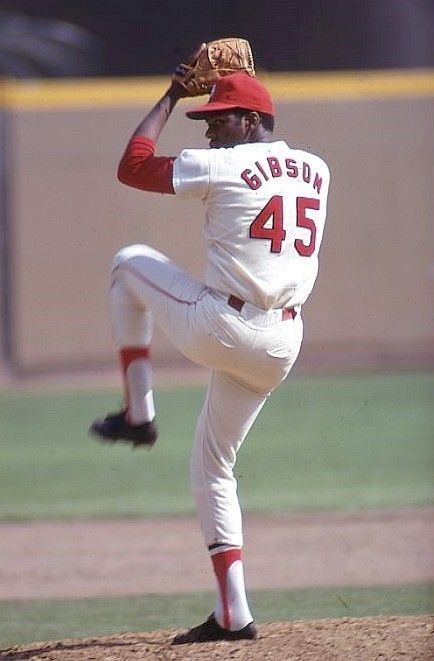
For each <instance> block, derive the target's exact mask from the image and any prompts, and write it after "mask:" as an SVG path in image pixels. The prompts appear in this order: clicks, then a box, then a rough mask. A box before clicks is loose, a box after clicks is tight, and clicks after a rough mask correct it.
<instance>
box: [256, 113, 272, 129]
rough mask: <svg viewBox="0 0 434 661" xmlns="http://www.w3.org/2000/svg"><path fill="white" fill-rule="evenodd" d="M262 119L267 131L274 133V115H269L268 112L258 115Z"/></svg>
mask: <svg viewBox="0 0 434 661" xmlns="http://www.w3.org/2000/svg"><path fill="white" fill-rule="evenodd" d="M258 114H259V117H260V118H261V124H262V126H263V127H264V129H265V130H266V131H270V133H273V131H274V117H273V115H268V114H267V113H266V112H260V113H258Z"/></svg>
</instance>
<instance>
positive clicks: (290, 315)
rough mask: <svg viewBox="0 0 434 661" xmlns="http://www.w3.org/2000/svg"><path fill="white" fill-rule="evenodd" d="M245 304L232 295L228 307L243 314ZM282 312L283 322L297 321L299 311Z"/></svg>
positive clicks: (290, 309)
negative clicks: (287, 320)
mask: <svg viewBox="0 0 434 661" xmlns="http://www.w3.org/2000/svg"><path fill="white" fill-rule="evenodd" d="M245 303H246V302H245V301H243V300H241V298H238V296H233V295H232V294H231V295H230V296H229V298H228V305H230V306H231V308H234V309H235V310H238V312H241V310H242V309H243V307H244V305H245ZM281 312H282V321H286V319H295V317H296V316H297V310H295V309H294V308H283V309H282V310H281Z"/></svg>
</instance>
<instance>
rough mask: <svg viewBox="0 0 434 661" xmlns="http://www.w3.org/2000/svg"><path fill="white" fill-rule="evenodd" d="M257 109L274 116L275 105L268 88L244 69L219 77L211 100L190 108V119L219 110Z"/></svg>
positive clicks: (187, 113)
mask: <svg viewBox="0 0 434 661" xmlns="http://www.w3.org/2000/svg"><path fill="white" fill-rule="evenodd" d="M235 108H242V109H243V110H255V111H256V112H263V113H266V114H267V115H273V116H274V106H273V101H272V100H271V96H270V94H269V92H268V90H267V88H266V87H265V86H264V85H263V84H262V83H260V82H259V80H258V79H257V78H254V77H253V76H251V75H250V74H248V73H245V72H244V71H237V72H236V73H232V74H230V75H229V76H224V77H222V78H218V79H217V81H216V84H215V86H214V88H213V90H212V91H211V94H210V97H209V101H208V102H207V103H204V104H203V105H202V106H198V107H197V108H193V110H188V111H187V112H186V113H185V114H186V115H187V117H189V118H190V119H205V118H206V116H207V114H209V113H213V112H218V111H219V110H234V109H235Z"/></svg>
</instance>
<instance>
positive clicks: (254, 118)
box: [246, 110, 261, 131]
mask: <svg viewBox="0 0 434 661" xmlns="http://www.w3.org/2000/svg"><path fill="white" fill-rule="evenodd" d="M246 119H247V123H248V126H249V128H250V129H251V130H253V131H254V130H255V129H257V128H258V126H259V124H260V123H261V118H260V116H259V113H257V112H254V111H253V110H252V111H250V112H249V113H248V114H247V115H246Z"/></svg>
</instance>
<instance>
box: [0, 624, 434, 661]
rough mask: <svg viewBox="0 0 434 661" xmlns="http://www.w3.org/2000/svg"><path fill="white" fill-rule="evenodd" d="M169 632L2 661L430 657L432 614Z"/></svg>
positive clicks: (34, 649) (20, 652) (49, 646)
mask: <svg viewBox="0 0 434 661" xmlns="http://www.w3.org/2000/svg"><path fill="white" fill-rule="evenodd" d="M174 633H175V632H174V631H152V632H147V633H125V634H117V635H115V636H103V637H101V638H83V639H82V640H62V641H56V642H47V643H32V644H31V645H26V646H20V647H18V646H17V647H12V648H10V649H8V650H4V651H3V652H0V659H2V660H5V661H7V660H10V661H12V660H18V659H22V660H24V659H26V660H31V659H35V660H36V659H38V660H39V659H40V660H42V659H44V661H47V660H54V659H55V660H56V661H57V660H58V661H72V660H74V661H75V660H76V659H81V660H83V661H84V660H86V661H90V660H93V661H95V660H97V661H132V660H133V659H153V660H157V659H158V660H159V661H163V660H169V659H170V660H174V661H176V660H181V659H190V660H194V659H198V660H200V661H210V659H213V660H214V659H225V660H228V659H238V660H242V661H258V660H260V659H269V660H270V661H293V660H294V661H295V660H296V659H297V660H298V659H299V660H300V661H307V660H313V659H318V660H321V661H325V660H327V659H336V660H342V661H344V660H345V661H349V660H351V661H356V660H357V661H362V660H368V659H369V660H373V659H382V660H384V661H386V660H389V659H414V660H416V659H417V660H418V661H420V660H421V659H426V660H427V661H428V659H430V660H432V659H434V616H428V615H424V616H414V617H366V618H361V619H354V618H345V619H327V620H313V621H307V622H306V621H303V622H302V621H299V622H276V623H272V624H262V625H260V626H259V639H258V640H256V641H236V642H217V643H201V644H195V645H179V646H172V645H171V641H172V638H173V635H174Z"/></svg>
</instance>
